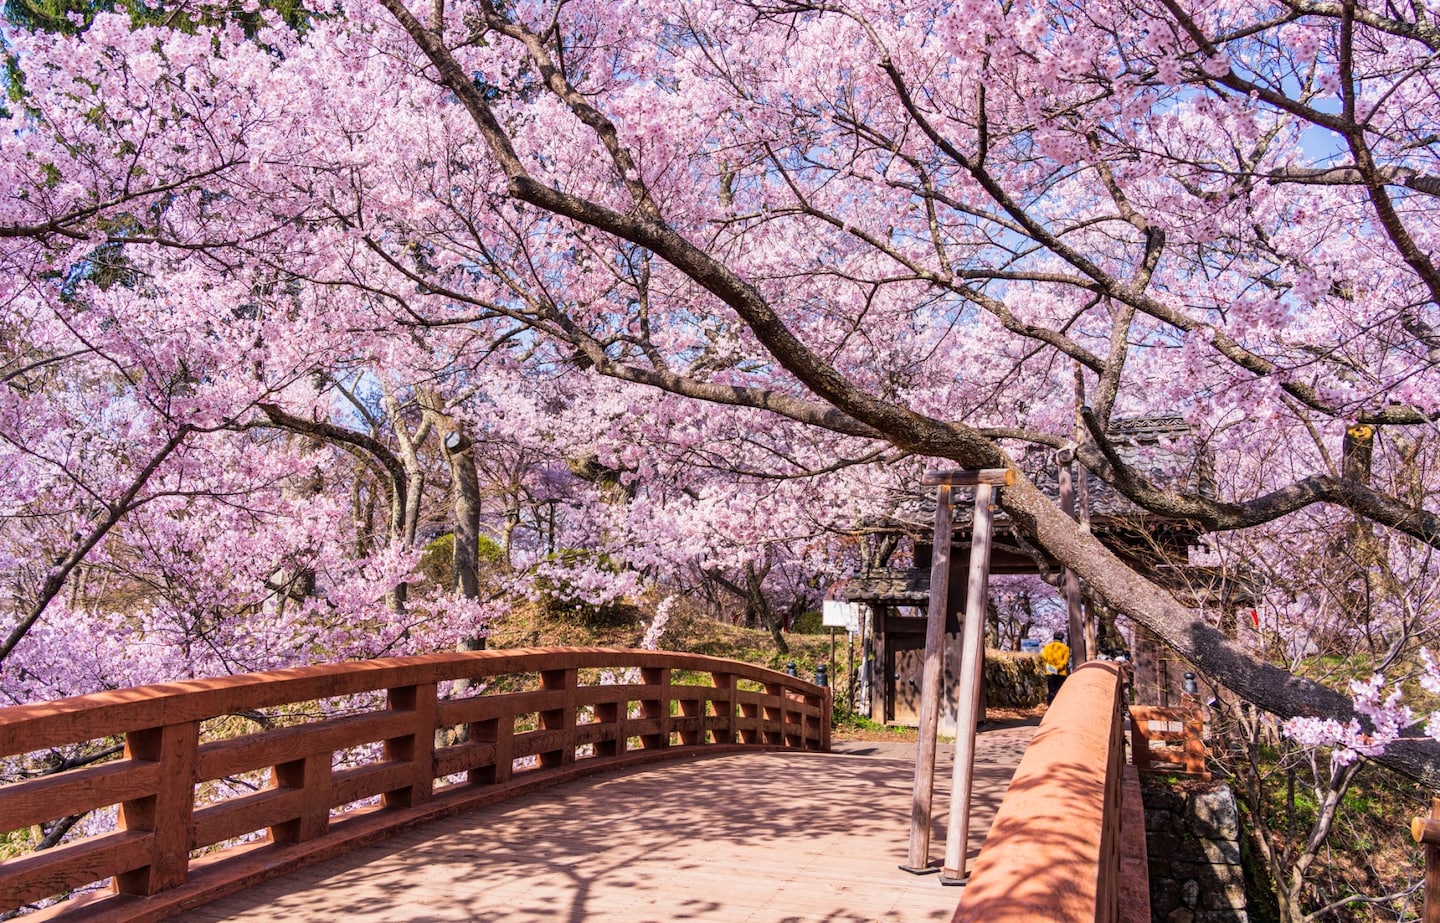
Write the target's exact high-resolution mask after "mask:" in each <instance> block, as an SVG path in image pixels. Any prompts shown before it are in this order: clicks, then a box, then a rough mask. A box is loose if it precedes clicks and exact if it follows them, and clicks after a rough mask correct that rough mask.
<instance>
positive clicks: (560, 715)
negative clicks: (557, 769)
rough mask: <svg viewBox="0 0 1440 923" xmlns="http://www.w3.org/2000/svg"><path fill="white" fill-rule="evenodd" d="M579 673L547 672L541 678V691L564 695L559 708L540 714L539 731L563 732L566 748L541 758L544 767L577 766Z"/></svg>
mask: <svg viewBox="0 0 1440 923" xmlns="http://www.w3.org/2000/svg"><path fill="white" fill-rule="evenodd" d="M577 682H578V672H577V671H576V670H575V669H573V668H572V669H569V670H545V671H543V672H541V674H540V688H542V689H549V690H552V691H557V692H560V693H562V696H561V705H560V707H559V708H552V709H546V710H545V711H542V712H541V713H540V727H541V729H542V730H546V731H561V732H562V733H561V735H560V736H561V738H562V741H563V744H564V746H563V747H561V748H560V749H556V750H546V751H545V752H543V753H541V754H540V765H541V766H569V765H571V764H573V763H574V762H575V709H576V707H577V705H578V699H577V697H576V695H575V684H576V683H577Z"/></svg>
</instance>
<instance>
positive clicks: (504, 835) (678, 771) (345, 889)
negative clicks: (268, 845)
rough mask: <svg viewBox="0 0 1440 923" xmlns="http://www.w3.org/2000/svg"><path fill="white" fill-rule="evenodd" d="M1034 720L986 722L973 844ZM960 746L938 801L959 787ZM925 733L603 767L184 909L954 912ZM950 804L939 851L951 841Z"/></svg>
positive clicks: (506, 922)
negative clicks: (914, 804) (916, 848)
mask: <svg viewBox="0 0 1440 923" xmlns="http://www.w3.org/2000/svg"><path fill="white" fill-rule="evenodd" d="M1033 731H1034V728H1033V727H1013V728H1004V729H997V730H992V731H988V732H985V733H982V734H981V735H980V736H979V749H978V751H977V762H976V781H975V810H974V814H975V818H976V829H975V832H974V834H973V835H972V837H971V839H970V844H971V850H970V852H971V856H972V857H973V856H974V855H975V854H976V853H978V851H979V846H980V843H981V841H982V838H983V832H984V831H985V830H986V829H988V827H989V825H990V821H991V819H992V818H993V816H994V813H995V809H996V807H997V806H998V805H999V802H1000V799H1001V797H1002V796H1003V794H1004V791H1005V788H1006V787H1007V786H1008V784H1009V781H1010V777H1011V775H1012V774H1013V773H1014V770H1015V766H1016V765H1017V764H1018V763H1019V760H1020V755H1021V753H1022V752H1023V751H1024V748H1025V746H1026V744H1027V743H1028V741H1029V738H1030V735H1031V733H1032V732H1033ZM949 749H950V748H948V747H944V746H942V747H941V751H942V753H943V754H944V756H942V759H941V761H940V765H939V766H938V767H937V772H936V776H937V779H938V780H939V781H940V785H939V788H938V790H937V792H936V807H937V809H943V807H944V806H946V805H947V804H948V797H949V779H950V763H949V760H948V753H945V751H947V750H949ZM913 760H914V754H913V745H897V744H868V743H858V742H856V743H849V744H840V745H837V747H836V752H835V753H832V754H806V753H764V754H745V755H735V756H722V757H711V758H706V759H699V760H692V761H688V762H682V763H671V764H661V765H658V766H648V767H642V768H636V769H632V770H627V771H620V772H616V773H613V774H608V775H601V776H595V777H591V778H588V779H582V780H579V781H576V782H572V783H567V784H564V785H560V786H557V787H555V788H551V789H548V790H546V791H542V792H538V793H535V794H532V795H527V796H522V797H519V798H516V799H514V800H511V801H507V802H504V803H502V804H498V805H495V806H493V807H490V808H486V809H482V810H478V811H474V812H472V813H469V814H465V815H462V816H460V817H456V818H451V819H449V820H444V821H439V822H437V823H434V824H431V825H429V826H426V827H423V828H421V829H418V830H414V831H411V832H408V833H404V834H400V835H398V836H396V837H394V838H391V839H388V840H385V841H383V842H381V843H378V844H375V845H373V846H370V847H366V848H362V849H360V850H358V851H356V852H353V853H349V854H347V855H345V856H342V857H340V858H338V859H334V860H331V861H329V862H326V863H323V864H320V865H316V866H313V867H311V868H308V869H305V870H303V871H300V872H297V873H295V874H293V875H290V876H288V877H285V878H280V879H276V880H273V881H271V882H268V883H266V884H263V885H260V886H258V887H255V888H252V889H250V890H248V891H245V892H244V893H242V894H239V895H236V896H233V897H230V898H227V899H224V900H221V901H218V902H216V903H214V904H211V905H209V906H207V907H204V908H201V909H199V910H196V911H193V912H191V913H189V914H186V915H184V916H182V917H177V918H175V919H179V920H186V921H193V923H202V921H219V920H231V921H264V923H280V921H291V920H305V921H325V920H345V921H347V923H370V921H374V923H389V921H412V923H416V921H451V920H483V921H495V923H528V921H537V920H547V921H579V920H615V921H625V923H652V921H653V923H665V921H672V920H703V921H741V920H745V921H755V923H788V921H818V920H824V921H855V923H868V921H875V920H897V921H921V920H949V919H950V916H951V915H952V914H953V912H954V910H955V906H956V904H957V902H958V901H959V898H960V894H961V890H960V889H957V888H946V887H943V886H941V885H940V883H939V879H938V876H934V875H927V876H920V877H916V876H912V875H909V874H907V873H905V872H902V871H900V870H899V869H898V866H899V865H900V864H901V863H903V862H904V861H905V854H906V837H907V835H908V830H909V810H910V789H911V784H912V781H913V772H914V765H913ZM945 823H946V815H945V813H944V812H943V810H940V813H939V814H938V816H937V817H936V819H935V831H934V836H933V843H934V846H933V847H932V852H933V853H934V854H935V856H936V857H937V858H938V857H939V855H941V854H943V850H944V833H945Z"/></svg>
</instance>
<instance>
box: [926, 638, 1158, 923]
mask: <svg viewBox="0 0 1440 923" xmlns="http://www.w3.org/2000/svg"><path fill="white" fill-rule="evenodd" d="M1121 689H1122V683H1121V678H1120V671H1119V668H1118V667H1116V665H1115V664H1112V663H1108V662H1102V661H1093V662H1091V663H1087V664H1085V665H1083V666H1081V667H1080V668H1078V669H1077V670H1075V672H1074V673H1073V674H1072V675H1071V676H1070V678H1069V679H1067V680H1066V681H1065V685H1063V686H1062V687H1061V688H1060V694H1059V695H1058V696H1056V698H1055V701H1054V703H1052V704H1051V706H1050V709H1049V711H1047V712H1046V714H1045V719H1044V720H1043V721H1042V722H1041V724H1040V729H1039V730H1038V731H1037V732H1036V733H1035V737H1034V738H1033V739H1032V740H1031V742H1030V746H1029V748H1028V749H1027V750H1026V751H1025V755H1024V757H1023V758H1022V759H1021V761H1020V766H1019V768H1018V769H1016V771H1015V777H1014V778H1013V779H1012V780H1011V782H1010V788H1009V790H1008V791H1007V792H1006V794H1005V799H1004V801H1002V802H1001V804H1000V809H999V811H998V812H997V813H996V816H995V821H994V823H992V824H991V826H990V833H989V835H988V836H987V837H986V839H985V845H984V848H983V849H982V850H981V851H980V856H979V858H977V859H976V860H975V864H974V867H973V870H972V871H971V873H970V881H969V884H968V885H967V886H966V887H965V890H964V892H963V894H962V896H961V898H960V907H959V910H957V911H956V913H955V917H954V920H953V923H1030V921H1034V920H1047V921H1061V923H1090V921H1097V920H1098V921H1106V923H1112V921H1117V920H1118V921H1126V923H1129V921H1136V923H1139V921H1148V920H1149V919H1150V897H1149V877H1148V873H1147V871H1146V865H1145V816H1144V809H1143V807H1142V806H1141V804H1140V787H1139V782H1138V776H1137V775H1136V773H1135V771H1134V770H1133V769H1128V770H1127V767H1126V765H1125V746H1124V739H1125V738H1124V719H1123V715H1124V713H1123V711H1122V708H1121Z"/></svg>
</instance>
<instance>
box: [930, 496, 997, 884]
mask: <svg viewBox="0 0 1440 923" xmlns="http://www.w3.org/2000/svg"><path fill="white" fill-rule="evenodd" d="M993 492H994V488H993V487H991V486H990V485H989V484H980V485H979V486H977V487H976V488H975V519H974V532H973V533H972V535H971V539H970V577H969V583H968V584H967V585H966V594H965V626H964V638H965V643H964V646H963V649H962V652H961V654H960V689H959V693H960V707H959V708H958V709H957V710H956V717H955V765H954V767H952V769H951V775H950V826H949V829H948V830H947V831H946V834H945V865H944V868H943V870H942V872H941V878H942V881H944V882H945V883H947V884H960V883H962V882H964V881H965V879H966V877H967V876H968V872H967V870H966V868H965V865H966V852H967V850H968V847H969V841H970V792H971V789H972V788H973V784H974V780H975V725H976V723H977V721H978V719H979V717H980V691H981V685H982V683H983V680H984V673H985V601H986V598H987V596H988V594H989V585H990V536H991V532H992V531H993V530H992V526H993V523H994V516H995V513H994V510H993V509H992V508H991V506H990V498H991V494H992V493H993Z"/></svg>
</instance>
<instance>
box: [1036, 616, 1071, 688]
mask: <svg viewBox="0 0 1440 923" xmlns="http://www.w3.org/2000/svg"><path fill="white" fill-rule="evenodd" d="M1040 661H1041V663H1043V664H1045V685H1046V687H1047V690H1046V691H1047V693H1048V695H1047V697H1046V699H1045V704H1046V705H1049V704H1050V703H1051V702H1054V701H1055V694H1056V693H1057V692H1059V691H1060V684H1061V683H1063V682H1065V677H1067V676H1069V675H1070V645H1068V644H1066V643H1065V634H1064V632H1059V631H1057V632H1055V637H1054V639H1053V640H1051V641H1050V643H1049V644H1047V645H1045V646H1044V647H1042V648H1040Z"/></svg>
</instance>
